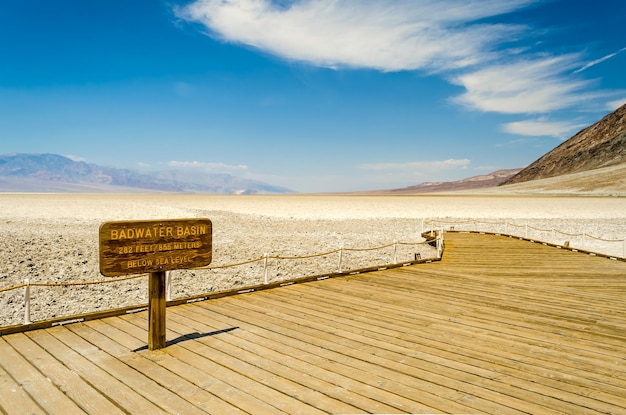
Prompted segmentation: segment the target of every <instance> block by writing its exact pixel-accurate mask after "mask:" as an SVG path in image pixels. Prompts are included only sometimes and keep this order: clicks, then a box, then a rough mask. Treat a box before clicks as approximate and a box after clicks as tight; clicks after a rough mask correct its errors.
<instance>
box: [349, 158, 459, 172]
mask: <svg viewBox="0 0 626 415" xmlns="http://www.w3.org/2000/svg"><path fill="white" fill-rule="evenodd" d="M470 164H471V161H470V160H468V159H448V160H435V161H411V162H408V163H371V164H362V165H361V166H359V167H360V168H361V169H364V170H375V171H403V172H412V171H415V172H419V171H423V170H428V171H441V170H450V169H459V168H461V169H466V168H467V167H468V166H469V165H470Z"/></svg>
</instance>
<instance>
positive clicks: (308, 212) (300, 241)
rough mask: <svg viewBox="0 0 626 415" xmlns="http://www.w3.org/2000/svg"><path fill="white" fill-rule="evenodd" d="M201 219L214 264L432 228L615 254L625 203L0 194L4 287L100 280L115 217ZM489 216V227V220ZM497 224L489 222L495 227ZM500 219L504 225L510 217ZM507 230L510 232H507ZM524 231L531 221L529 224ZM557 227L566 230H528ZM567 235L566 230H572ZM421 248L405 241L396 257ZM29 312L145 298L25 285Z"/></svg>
mask: <svg viewBox="0 0 626 415" xmlns="http://www.w3.org/2000/svg"><path fill="white" fill-rule="evenodd" d="M193 217H207V218H209V219H211V221H212V222H213V251H214V252H213V264H212V265H225V264H232V263H236V262H241V261H245V260H248V259H253V258H258V257H260V256H262V255H263V254H265V253H268V254H269V255H282V256H289V255H293V256H298V255H308V254H314V253H320V252H327V251H330V250H334V249H338V248H340V247H345V248H367V247H376V246H380V245H384V244H389V243H392V242H393V241H401V242H418V241H421V240H422V238H421V236H420V235H421V232H422V231H423V230H425V229H427V228H428V227H429V226H431V224H433V225H434V226H453V225H450V224H451V223H452V222H460V221H473V223H468V224H464V225H459V224H457V225H454V226H456V227H457V228H461V227H470V228H471V227H481V229H483V228H484V229H485V230H490V231H498V232H505V230H506V231H508V233H515V232H517V233H518V234H519V233H521V232H535V233H538V234H537V235H535V236H532V237H534V238H537V239H542V240H548V239H550V238H556V239H557V240H556V241H554V242H557V243H564V242H565V241H566V240H567V241H570V242H571V243H572V245H575V244H585V246H582V248H586V249H589V250H593V251H597V252H604V253H608V254H610V255H616V256H622V255H623V250H624V245H623V243H621V242H614V243H605V242H601V241H596V240H594V239H592V238H589V237H584V236H583V237H580V236H574V235H580V234H583V233H585V234H586V235H593V236H596V237H601V238H604V239H609V240H623V239H624V237H626V198H621V197H590V196H586V197H575V196H561V197H549V196H513V195H437V196H435V195H428V196H365V195H289V196H223V195H128V194H125V195H110V194H106V195H105V194H98V195H87V194H2V195H0V232H2V235H3V243H2V245H0V288H6V287H10V286H14V285H16V284H19V283H21V282H22V281H23V280H24V279H26V278H28V279H29V280H30V281H33V282H37V281H40V282H55V283H64V282H77V281H93V280H102V279H103V277H102V276H101V275H100V273H99V264H98V230H99V226H100V224H101V223H103V222H107V221H114V220H139V219H166V218H171V219H174V218H193ZM485 222H489V223H485ZM496 222H497V224H496ZM507 223H508V225H505V224H507ZM505 226H506V228H505ZM528 226H530V228H528ZM533 229H556V230H559V231H562V232H565V234H562V233H554V232H552V233H550V232H548V233H546V232H536V231H534V230H533ZM569 234H571V236H570V235H569ZM417 252H420V253H422V254H423V255H431V254H432V252H430V251H428V248H427V247H423V246H406V247H404V248H403V250H401V251H400V252H399V253H398V255H399V256H400V257H399V258H398V260H399V261H403V260H409V259H411V258H412V257H413V255H414V254H415V253H417ZM390 255H391V254H390V252H389V250H382V251H372V252H370V253H355V254H353V255H352V256H350V255H346V257H345V258H344V261H345V268H344V269H355V268H359V267H363V266H366V265H374V264H384V263H389V262H391V260H390ZM336 263H337V260H336V257H335V256H334V255H328V256H327V257H323V258H319V259H315V260H313V259H311V260H306V261H292V262H280V263H278V262H275V263H271V264H270V278H271V279H281V278H292V277H298V276H304V275H316V274H322V273H327V272H333V270H334V269H335V268H336V266H337V265H336ZM262 274H263V270H262V269H261V265H260V264H259V263H252V264H249V265H246V266H243V267H238V268H237V269H229V270H211V271H207V270H184V271H175V272H173V274H172V275H173V276H172V278H173V280H174V288H173V295H174V297H177V296H186V295H194V294H201V293H204V292H211V291H219V290H224V289H229V288H233V287H243V286H246V285H250V284H256V283H259V282H261V281H262V278H263V275H262ZM32 295H33V305H32V316H33V319H45V318H52V317H58V316H62V315H71V314H76V313H82V312H88V311H96V310H102V309H107V308H111V307H119V306H124V305H133V304H141V303H144V302H145V301H146V298H147V289H146V282H145V278H144V279H138V280H132V281H128V282H120V283H113V284H103V285H94V286H78V287H55V288H36V289H35V288H33V292H32ZM0 304H1V306H2V313H1V315H0V325H6V324H15V323H19V322H20V320H21V318H22V317H21V316H22V314H23V311H22V310H23V294H22V290H12V291H7V292H3V293H0Z"/></svg>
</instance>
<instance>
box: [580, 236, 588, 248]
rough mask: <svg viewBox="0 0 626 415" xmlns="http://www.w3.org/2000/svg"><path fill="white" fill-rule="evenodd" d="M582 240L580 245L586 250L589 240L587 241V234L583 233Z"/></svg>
mask: <svg viewBox="0 0 626 415" xmlns="http://www.w3.org/2000/svg"><path fill="white" fill-rule="evenodd" d="M581 238H582V239H581V243H580V244H581V248H583V249H585V245H586V244H587V240H586V239H587V238H586V237H585V232H583V235H582V237H581Z"/></svg>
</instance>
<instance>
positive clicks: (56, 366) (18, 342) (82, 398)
mask: <svg viewBox="0 0 626 415" xmlns="http://www.w3.org/2000/svg"><path fill="white" fill-rule="evenodd" d="M6 341H7V343H9V344H10V345H11V346H12V347H13V348H14V349H16V350H19V351H20V353H21V354H22V355H23V356H26V358H27V359H28V361H29V362H30V363H31V364H32V365H33V366H34V367H36V368H37V370H39V371H40V372H41V373H42V375H43V376H45V377H46V379H47V380H49V381H50V382H52V383H53V384H54V385H55V386H56V388H58V389H59V390H60V391H62V392H63V393H64V394H65V395H67V397H68V398H70V399H71V400H72V401H73V402H74V403H75V404H76V405H77V406H79V407H80V408H81V409H82V410H83V411H85V412H86V413H88V414H102V413H106V414H123V413H125V412H124V411H122V410H121V409H120V408H119V407H118V406H116V405H114V404H113V403H112V402H111V401H110V400H108V399H107V398H106V397H105V396H103V395H102V394H101V393H100V392H99V391H98V390H96V389H94V387H93V386H92V385H90V384H89V383H87V382H85V381H84V380H83V379H82V378H81V377H80V376H79V375H77V374H76V373H75V372H73V371H72V370H70V369H68V368H67V367H66V366H65V365H63V364H62V363H60V362H59V361H58V360H56V359H55V358H54V356H52V355H50V354H49V353H48V352H46V351H45V350H44V349H43V348H41V347H40V346H39V345H38V344H37V343H35V342H34V341H32V340H31V339H30V338H28V337H27V336H26V335H24V334H17V335H14V336H10V337H9V338H7V339H6Z"/></svg>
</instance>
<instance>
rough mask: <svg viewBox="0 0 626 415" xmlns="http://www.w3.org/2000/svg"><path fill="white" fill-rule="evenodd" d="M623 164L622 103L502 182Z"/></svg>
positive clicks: (625, 115)
mask: <svg viewBox="0 0 626 415" xmlns="http://www.w3.org/2000/svg"><path fill="white" fill-rule="evenodd" d="M624 163H626V105H623V106H622V107H620V108H618V109H617V110H616V111H614V112H612V113H611V114H609V115H607V116H606V117H604V118H602V119H601V120H600V121H598V122H597V123H595V124H593V125H591V126H590V127H587V128H585V129H584V130H582V131H580V132H579V133H578V134H576V135H574V136H573V137H572V138H570V139H569V140H567V141H565V142H563V143H562V144H561V145H559V146H558V147H556V148H555V149H554V150H552V151H550V152H549V153H546V154H545V155H544V156H542V157H541V158H539V159H538V160H536V161H535V162H534V163H532V164H531V165H529V166H528V167H526V168H525V169H523V170H522V171H520V172H519V173H518V174H516V175H515V176H513V177H511V178H510V179H509V180H507V181H505V182H504V183H502V184H503V185H508V184H514V183H522V182H528V181H531V180H538V179H546V178H550V177H556V176H561V175H565V174H573V173H580V172H585V171H589V170H593V169H599V168H604V167H610V166H616V165H619V164H624Z"/></svg>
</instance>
